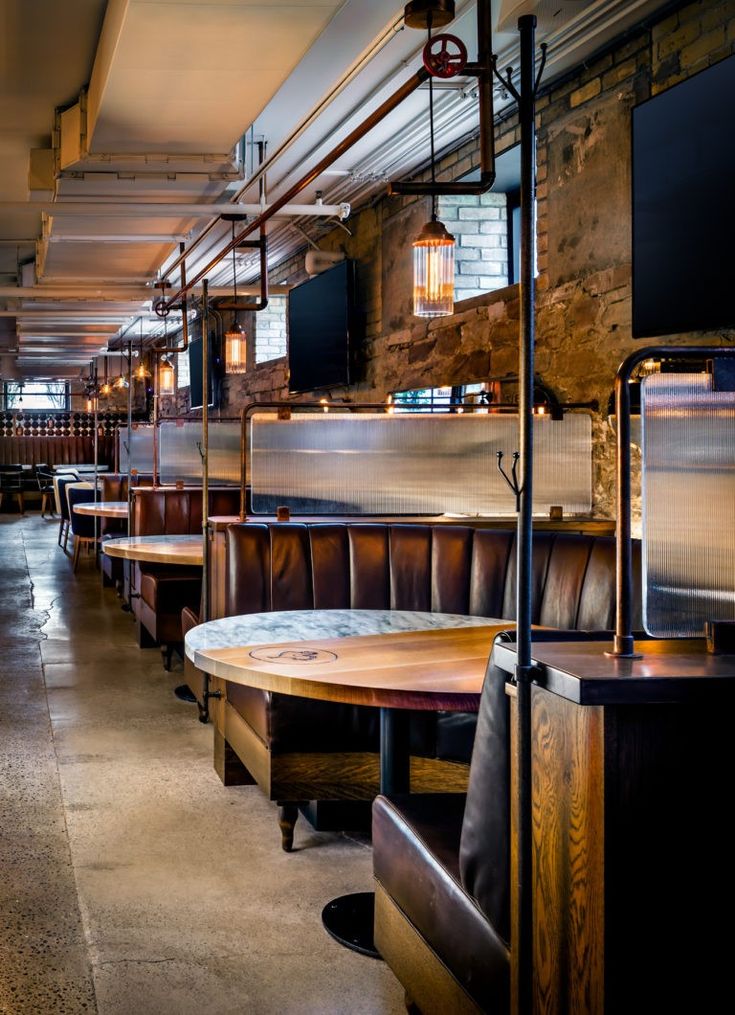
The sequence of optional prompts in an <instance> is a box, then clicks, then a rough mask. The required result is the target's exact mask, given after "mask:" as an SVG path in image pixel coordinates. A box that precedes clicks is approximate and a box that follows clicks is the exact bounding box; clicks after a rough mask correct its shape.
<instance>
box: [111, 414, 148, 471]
mask: <svg viewBox="0 0 735 1015" xmlns="http://www.w3.org/2000/svg"><path fill="white" fill-rule="evenodd" d="M119 440H120V472H128V471H131V472H132V471H135V472H137V473H140V474H141V475H143V476H151V475H152V474H153V427H152V426H150V425H146V424H143V425H133V426H132V427H131V428H130V429H128V427H126V426H121V427H120V435H119Z"/></svg>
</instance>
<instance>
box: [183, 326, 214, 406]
mask: <svg viewBox="0 0 735 1015" xmlns="http://www.w3.org/2000/svg"><path fill="white" fill-rule="evenodd" d="M209 352H210V355H209V367H208V370H207V380H208V383H207V392H208V394H209V398H208V399H207V405H208V406H209V407H210V408H214V397H213V393H214V377H213V365H214V359H213V357H212V343H211V342H210V344H209ZM203 380H204V378H203V376H202V340H201V338H197V339H196V340H195V341H193V342H190V343H189V385H190V387H189V404H190V406H191V408H192V409H201V408H202V407H203V404H204V402H203V399H202V394H203V388H204V385H203Z"/></svg>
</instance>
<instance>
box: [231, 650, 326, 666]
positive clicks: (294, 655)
mask: <svg viewBox="0 0 735 1015" xmlns="http://www.w3.org/2000/svg"><path fill="white" fill-rule="evenodd" d="M248 655H249V656H250V658H251V659H257V660H258V661H259V662H262V663H303V664H305V665H313V664H314V663H333V662H335V661H336V660H337V659H338V658H339V657H338V655H337V653H336V652H327V651H326V649H311V648H254V649H252V651H250V652H249V653H248Z"/></svg>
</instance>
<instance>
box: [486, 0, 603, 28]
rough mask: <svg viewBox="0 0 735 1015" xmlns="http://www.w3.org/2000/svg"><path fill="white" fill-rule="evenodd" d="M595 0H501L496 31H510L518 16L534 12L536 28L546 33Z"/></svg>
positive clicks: (574, 15)
mask: <svg viewBox="0 0 735 1015" xmlns="http://www.w3.org/2000/svg"><path fill="white" fill-rule="evenodd" d="M594 2H595V0H502V3H501V5H500V14H499V16H498V31H499V32H512V31H514V30H515V29H516V28H517V26H518V18H520V17H523V15H524V14H535V15H536V22H537V30H538V31H539V32H540V33H542V34H544V35H547V34H548V33H550V32H554V31H556V30H557V29H559V28H561V26H562V25H564V24H566V23H567V21H571V19H572V18H574V17H576V16H577V15H578V14H581V13H582V11H583V10H584V9H585V8H586V7H591V6H592V4H593V3H594Z"/></svg>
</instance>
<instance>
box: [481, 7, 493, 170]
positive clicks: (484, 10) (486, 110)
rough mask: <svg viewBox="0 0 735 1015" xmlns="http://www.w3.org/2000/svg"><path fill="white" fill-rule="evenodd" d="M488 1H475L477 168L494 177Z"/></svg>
mask: <svg viewBox="0 0 735 1015" xmlns="http://www.w3.org/2000/svg"><path fill="white" fill-rule="evenodd" d="M492 24H493V15H492V2H491V0H478V3H477V62H478V64H479V65H480V66H481V67H482V68H483V70H482V71H481V72H480V75H479V77H478V79H477V89H478V97H479V106H480V170H481V172H482V174H483V176H485V177H486V178H489V177H490V176H492V178H493V180H494V179H495V123H494V120H495V117H494V114H493V73H492V69H491V67H492V56H493V53H492V50H493V36H492Z"/></svg>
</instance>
